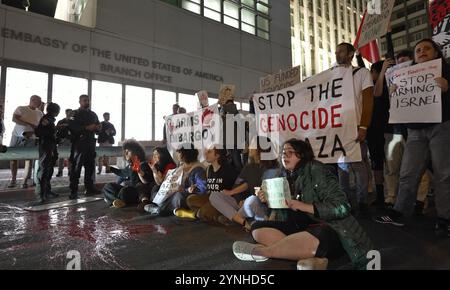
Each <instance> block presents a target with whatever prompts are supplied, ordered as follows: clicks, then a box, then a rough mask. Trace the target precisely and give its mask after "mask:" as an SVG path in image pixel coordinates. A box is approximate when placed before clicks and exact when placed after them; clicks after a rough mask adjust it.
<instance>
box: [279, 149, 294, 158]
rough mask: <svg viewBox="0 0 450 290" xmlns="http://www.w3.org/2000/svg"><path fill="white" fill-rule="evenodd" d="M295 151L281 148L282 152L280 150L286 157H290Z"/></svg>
mask: <svg viewBox="0 0 450 290" xmlns="http://www.w3.org/2000/svg"><path fill="white" fill-rule="evenodd" d="M295 153H296V152H295V151H294V150H283V152H282V154H283V156H286V157H291V156H292V155H294V154H295Z"/></svg>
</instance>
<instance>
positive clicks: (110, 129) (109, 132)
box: [98, 121, 116, 144]
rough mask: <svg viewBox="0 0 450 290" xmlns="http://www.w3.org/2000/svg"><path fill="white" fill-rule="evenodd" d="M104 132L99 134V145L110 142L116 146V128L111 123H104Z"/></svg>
mask: <svg viewBox="0 0 450 290" xmlns="http://www.w3.org/2000/svg"><path fill="white" fill-rule="evenodd" d="M101 124H102V130H101V131H100V133H98V143H105V142H108V143H109V144H114V136H116V128H114V125H113V124H111V123H110V122H106V121H103V122H101Z"/></svg>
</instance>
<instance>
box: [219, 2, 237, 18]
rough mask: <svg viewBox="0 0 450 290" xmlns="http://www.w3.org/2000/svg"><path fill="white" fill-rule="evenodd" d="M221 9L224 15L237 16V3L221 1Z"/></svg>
mask: <svg viewBox="0 0 450 290" xmlns="http://www.w3.org/2000/svg"><path fill="white" fill-rule="evenodd" d="M223 11H224V14H225V15H228V16H231V17H233V18H236V19H238V18H239V7H238V6H237V4H234V3H232V2H229V1H224V2H223Z"/></svg>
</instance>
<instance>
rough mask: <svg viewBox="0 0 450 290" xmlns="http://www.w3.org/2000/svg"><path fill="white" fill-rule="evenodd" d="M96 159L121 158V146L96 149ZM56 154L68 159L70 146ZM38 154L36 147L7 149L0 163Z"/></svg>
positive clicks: (33, 156) (152, 147) (25, 158)
mask: <svg viewBox="0 0 450 290" xmlns="http://www.w3.org/2000/svg"><path fill="white" fill-rule="evenodd" d="M154 148H155V146H145V147H144V149H145V153H146V154H147V155H151V153H152V152H153V149H154ZM95 151H96V152H97V157H101V156H105V157H122V156H123V151H122V146H111V147H96V148H95ZM58 154H59V157H60V158H69V157H70V146H61V147H58ZM38 158H39V152H38V148H37V147H8V149H7V151H6V152H4V153H0V161H9V160H31V159H38Z"/></svg>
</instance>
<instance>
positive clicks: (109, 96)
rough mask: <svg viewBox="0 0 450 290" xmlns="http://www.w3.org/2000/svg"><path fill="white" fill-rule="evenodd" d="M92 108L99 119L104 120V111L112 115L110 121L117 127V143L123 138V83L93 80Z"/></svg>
mask: <svg viewBox="0 0 450 290" xmlns="http://www.w3.org/2000/svg"><path fill="white" fill-rule="evenodd" d="M91 108H92V111H94V112H95V113H96V114H97V116H98V119H99V121H100V122H101V121H103V113H105V112H108V113H109V114H110V115H111V120H110V122H111V123H112V124H113V125H114V127H115V128H116V136H115V137H114V139H115V140H116V143H115V144H116V145H117V144H118V142H119V141H121V140H122V85H121V84H116V83H110V82H102V81H92V101H91Z"/></svg>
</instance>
